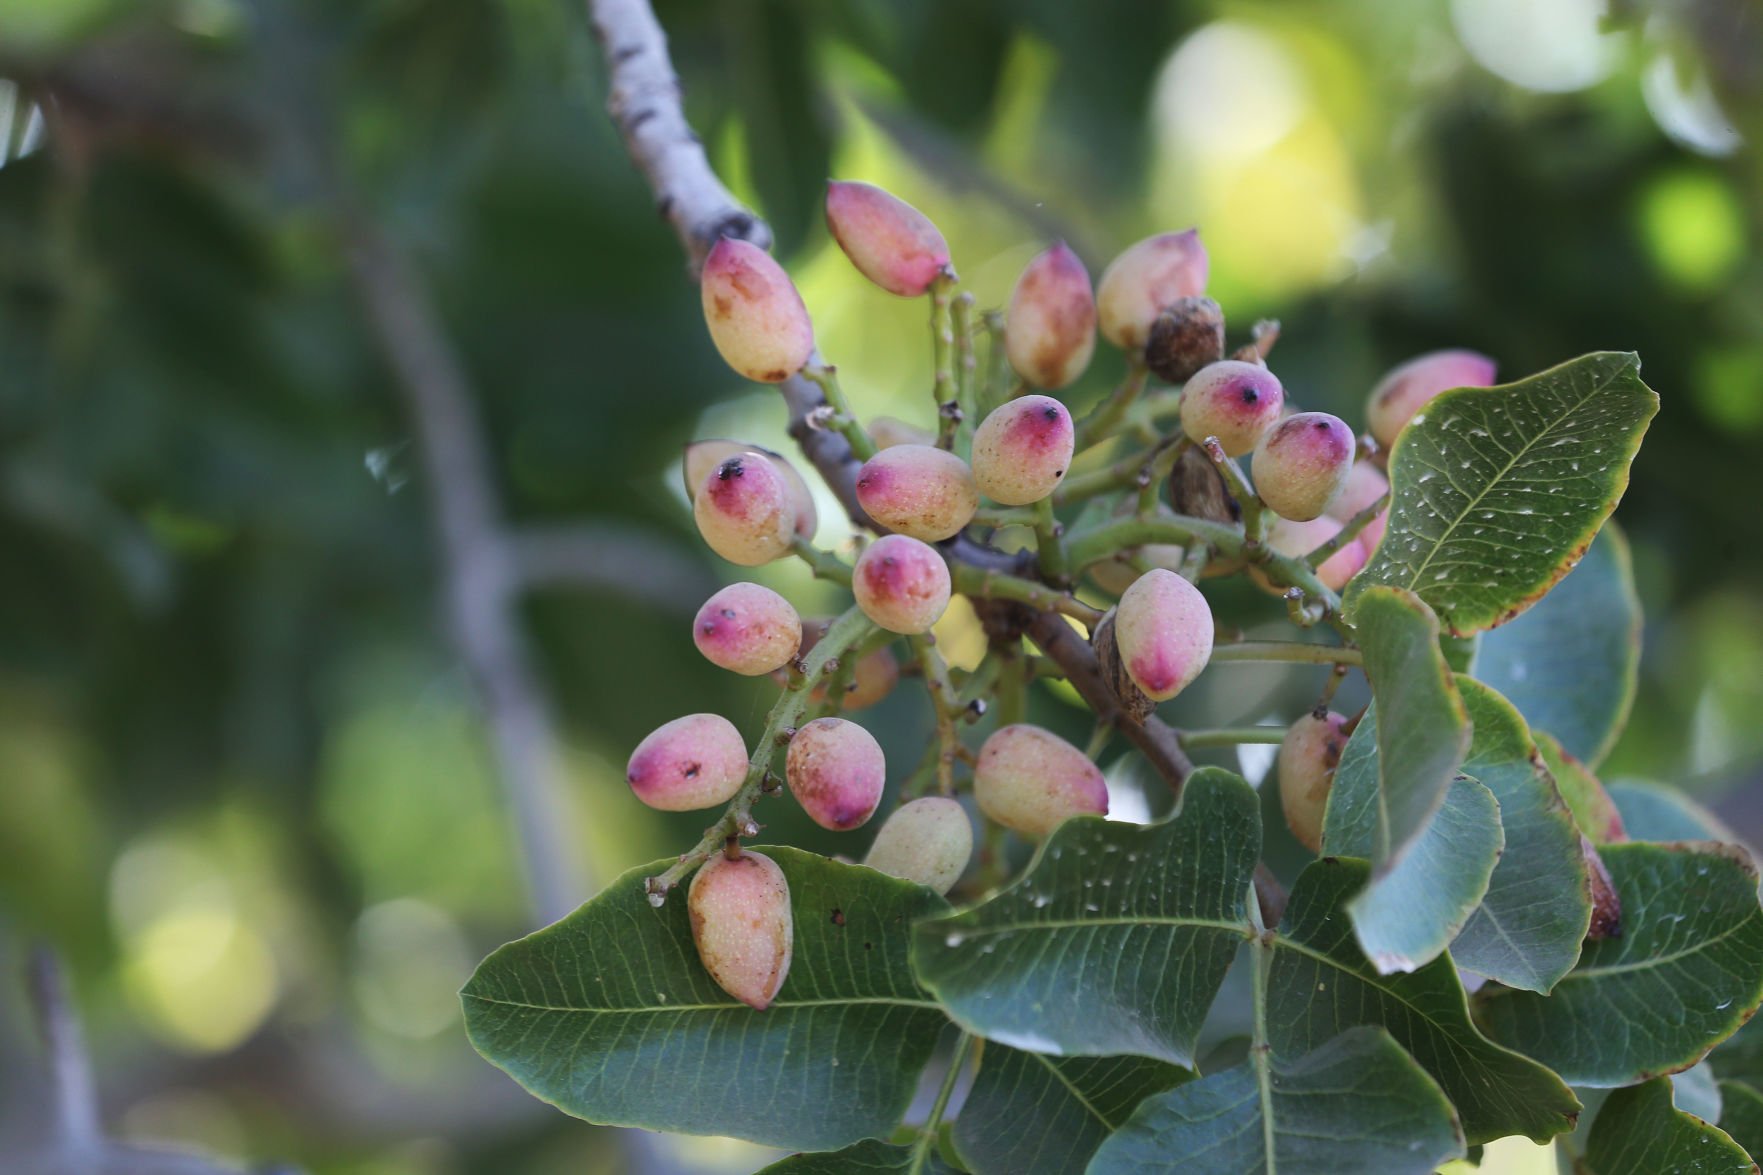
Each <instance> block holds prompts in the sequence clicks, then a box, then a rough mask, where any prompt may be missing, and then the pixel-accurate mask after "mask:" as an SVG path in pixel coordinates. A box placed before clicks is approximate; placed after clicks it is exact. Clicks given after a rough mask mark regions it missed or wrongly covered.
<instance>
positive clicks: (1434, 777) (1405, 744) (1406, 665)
mask: <svg viewBox="0 0 1763 1175" xmlns="http://www.w3.org/2000/svg"><path fill="white" fill-rule="evenodd" d="M1354 627H1355V629H1356V630H1357V636H1358V640H1359V647H1360V648H1361V649H1362V650H1363V652H1364V655H1365V676H1366V678H1367V679H1368V680H1369V681H1370V682H1371V696H1372V698H1373V699H1374V700H1375V701H1376V703H1377V708H1378V712H1379V713H1380V714H1381V715H1383V721H1381V722H1380V723H1378V727H1377V752H1378V753H1377V763H1378V787H1377V802H1376V806H1375V808H1374V813H1375V823H1374V825H1373V830H1374V831H1373V834H1372V839H1371V844H1370V848H1369V851H1367V852H1366V853H1364V854H1361V855H1363V856H1365V857H1367V858H1368V859H1369V860H1370V861H1371V863H1372V864H1373V865H1375V866H1376V867H1377V868H1378V869H1379V870H1380V871H1383V870H1387V869H1389V868H1390V866H1391V865H1393V864H1394V863H1395V861H1396V860H1397V859H1398V858H1399V857H1400V856H1401V854H1402V853H1403V852H1404V851H1406V850H1407V848H1408V846H1409V845H1411V844H1413V843H1414V841H1415V839H1416V838H1417V837H1419V836H1420V834H1421V832H1422V831H1423V830H1424V829H1425V828H1426V825H1427V822H1428V821H1429V820H1431V819H1432V816H1433V813H1434V812H1437V811H1438V808H1439V805H1440V804H1442V803H1443V802H1444V799H1445V790H1446V788H1448V787H1449V786H1450V784H1451V779H1452V777H1453V776H1455V775H1456V774H1457V768H1458V767H1459V766H1460V765H1461V764H1462V762H1463V754H1464V751H1465V749H1466V748H1467V747H1468V746H1469V725H1468V720H1467V718H1466V716H1465V713H1464V709H1463V699H1462V698H1460V697H1458V694H1457V687H1456V684H1455V680H1454V678H1453V676H1452V673H1451V669H1450V666H1448V665H1446V664H1445V658H1444V654H1443V653H1442V652H1441V651H1440V650H1439V640H1438V637H1439V628H1438V620H1437V618H1435V617H1434V616H1433V614H1432V612H1431V610H1430V609H1428V608H1427V607H1426V605H1425V604H1423V603H1422V602H1421V601H1420V600H1419V599H1418V598H1416V597H1415V596H1414V595H1413V593H1411V592H1405V591H1397V590H1394V589H1391V588H1376V589H1374V590H1372V591H1368V592H1366V593H1365V594H1364V595H1363V596H1362V597H1360V604H1359V611H1358V613H1357V614H1356V616H1355V617H1354Z"/></svg>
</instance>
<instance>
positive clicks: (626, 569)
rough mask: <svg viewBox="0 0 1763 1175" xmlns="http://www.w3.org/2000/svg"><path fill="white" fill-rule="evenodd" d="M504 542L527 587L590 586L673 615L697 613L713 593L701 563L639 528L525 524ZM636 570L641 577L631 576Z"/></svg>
mask: <svg viewBox="0 0 1763 1175" xmlns="http://www.w3.org/2000/svg"><path fill="white" fill-rule="evenodd" d="M508 541H509V543H510V546H511V554H512V556H513V558H514V562H515V566H516V568H517V570H518V572H519V576H520V582H521V584H522V586H524V587H526V588H529V589H531V588H541V587H582V588H593V589H595V590H598V591H606V592H614V593H617V594H619V595H621V596H625V597H627V598H630V599H632V600H638V601H641V602H642V603H643V604H645V605H648V606H652V607H662V608H668V609H671V610H673V611H676V612H691V611H694V610H696V609H697V607H698V605H699V604H701V603H703V602H704V597H706V596H708V595H709V594H710V593H711V592H713V591H715V590H716V583H715V580H714V579H713V578H712V577H711V575H710V574H709V573H708V572H707V571H705V569H704V567H703V565H702V564H700V563H698V562H697V561H696V560H694V559H692V558H691V557H690V556H688V555H687V554H685V553H684V552H683V551H681V550H680V549H679V548H678V547H676V546H675V545H674V544H672V543H670V542H667V541H666V540H664V539H660V538H657V537H656V536H655V535H653V534H650V533H648V532H646V531H644V530H641V529H639V528H637V527H632V526H620V525H617V524H612V523H599V522H583V523H575V524H562V525H553V526H523V527H521V528H519V529H518V530H516V531H514V532H513V533H512V534H511V535H509V536H508ZM634 568H640V569H641V574H640V575H636V576H633V575H632V569H634Z"/></svg>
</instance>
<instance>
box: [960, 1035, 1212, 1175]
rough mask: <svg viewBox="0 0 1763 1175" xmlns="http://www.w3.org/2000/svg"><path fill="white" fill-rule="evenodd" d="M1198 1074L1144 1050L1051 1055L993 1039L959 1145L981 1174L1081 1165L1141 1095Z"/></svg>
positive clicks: (1050, 1173)
mask: <svg viewBox="0 0 1763 1175" xmlns="http://www.w3.org/2000/svg"><path fill="white" fill-rule="evenodd" d="M1193 1076H1194V1074H1193V1072H1192V1071H1191V1070H1188V1069H1181V1068H1177V1067H1176V1066H1174V1065H1170V1064H1166V1063H1165V1062H1163V1061H1153V1060H1150V1059H1148V1058H1145V1057H1044V1056H1041V1055H1040V1054H1039V1053H1025V1052H1023V1051H1022V1050H1021V1049H1013V1048H1007V1047H1005V1046H1004V1045H1001V1044H996V1043H987V1044H986V1045H985V1046H984V1052H983V1053H982V1054H981V1057H980V1069H979V1076H978V1077H976V1078H975V1079H974V1083H973V1089H972V1090H971V1091H970V1092H969V1093H968V1095H967V1101H966V1102H964V1103H963V1104H962V1106H961V1116H960V1117H959V1118H957V1119H956V1120H955V1147H956V1150H957V1151H958V1152H959V1153H960V1155H961V1158H962V1159H963V1161H965V1162H966V1163H967V1165H968V1167H969V1168H970V1169H972V1170H973V1171H974V1172H975V1175H994V1173H996V1175H1016V1173H1017V1172H1021V1171H1035V1172H1044V1173H1045V1175H1059V1173H1060V1172H1065V1171H1082V1170H1083V1169H1084V1166H1085V1165H1086V1164H1087V1163H1088V1162H1089V1161H1090V1156H1091V1155H1094V1154H1095V1153H1096V1148H1097V1147H1099V1146H1101V1145H1102V1142H1103V1140H1104V1139H1106V1138H1107V1137H1108V1136H1109V1135H1110V1134H1112V1133H1114V1131H1116V1130H1118V1129H1119V1128H1120V1126H1121V1125H1122V1124H1123V1123H1124V1122H1125V1121H1126V1120H1127V1118H1128V1117H1130V1116H1131V1115H1132V1112H1133V1109H1134V1108H1135V1107H1136V1106H1137V1105H1138V1104H1139V1103H1140V1102H1142V1101H1144V1100H1145V1099H1146V1098H1147V1097H1150V1096H1151V1095H1152V1094H1155V1093H1161V1092H1163V1091H1164V1090H1166V1089H1172V1088H1174V1087H1175V1086H1177V1085H1180V1084H1181V1083H1182V1082H1184V1081H1191V1080H1193Z"/></svg>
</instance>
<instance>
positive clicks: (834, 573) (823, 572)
mask: <svg viewBox="0 0 1763 1175" xmlns="http://www.w3.org/2000/svg"><path fill="white" fill-rule="evenodd" d="M790 553H791V554H793V555H795V556H796V558H798V559H800V560H802V562H804V563H806V564H808V569H809V570H810V571H812V572H814V578H815V579H830V580H832V581H833V582H834V583H840V584H844V585H845V586H846V587H850V586H851V566H850V564H848V563H846V562H845V561H844V560H842V559H840V558H839V557H838V556H837V555H834V554H833V553H832V552H831V551H823V550H821V549H820V548H819V547H817V546H815V545H814V544H813V543H811V542H809V541H808V540H807V539H805V538H803V537H802V536H801V535H797V536H796V537H795V538H793V539H791V540H790Z"/></svg>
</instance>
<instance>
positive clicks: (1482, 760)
mask: <svg viewBox="0 0 1763 1175" xmlns="http://www.w3.org/2000/svg"><path fill="white" fill-rule="evenodd" d="M1457 686H1458V691H1459V694H1460V696H1461V698H1462V701H1463V703H1464V705H1465V708H1466V713H1467V714H1468V715H1469V717H1470V719H1471V728H1472V737H1471V739H1470V744H1469V754H1468V756H1467V757H1466V758H1465V760H1464V762H1463V771H1464V772H1465V773H1466V774H1467V775H1469V776H1472V777H1473V778H1475V779H1476V780H1478V781H1479V782H1480V783H1481V784H1482V785H1483V786H1484V787H1486V788H1487V790H1488V791H1489V792H1491V793H1492V795H1493V798H1494V800H1495V801H1496V802H1497V805H1498V809H1499V820H1500V827H1501V830H1502V837H1503V840H1504V850H1503V852H1502V853H1501V855H1500V856H1499V859H1498V861H1497V863H1495V864H1494V865H1493V871H1492V874H1491V875H1490V876H1489V877H1488V878H1487V882H1486V885H1485V886H1483V887H1482V892H1481V893H1476V891H1475V887H1474V884H1472V883H1475V882H1476V878H1477V862H1479V861H1481V860H1483V859H1484V858H1483V857H1480V856H1478V855H1477V854H1478V853H1485V852H1486V848H1485V839H1484V841H1483V842H1477V841H1476V840H1475V839H1474V828H1473V826H1468V827H1465V826H1463V822H1462V821H1455V822H1453V824H1452V826H1451V827H1450V829H1449V830H1448V840H1447V830H1443V829H1441V830H1440V831H1438V832H1437V833H1434V832H1432V831H1431V830H1429V831H1428V833H1427V834H1426V836H1425V837H1423V838H1422V840H1423V842H1425V841H1427V840H1428V839H1430V840H1431V842H1432V843H1433V844H1434V845H1436V846H1438V850H1437V851H1439V852H1441V853H1443V852H1445V851H1446V850H1454V851H1453V852H1451V854H1450V855H1449V856H1446V857H1443V858H1442V859H1441V862H1440V868H1439V869H1438V870H1437V871H1436V872H1435V873H1434V881H1433V883H1432V884H1433V885H1434V886H1436V887H1438V888H1436V889H1434V890H1425V891H1420V890H1416V891H1413V892H1412V894H1411V899H1412V901H1413V903H1414V906H1413V909H1412V910H1410V911H1409V915H1410V920H1411V922H1412V924H1411V925H1408V924H1401V923H1390V922H1388V921H1387V919H1386V918H1385V917H1384V916H1383V915H1382V914H1380V913H1377V912H1368V913H1367V914H1365V915H1357V914H1356V915H1355V916H1354V925H1355V929H1356V930H1358V932H1359V934H1360V936H1361V942H1362V943H1364V944H1366V945H1367V949H1371V950H1376V951H1378V952H1379V953H1380V954H1382V953H1386V952H1387V953H1388V954H1390V956H1391V958H1390V959H1389V960H1388V961H1387V962H1388V963H1393V962H1394V961H1395V959H1396V958H1397V957H1399V956H1402V955H1403V954H1404V953H1405V951H1404V950H1403V949H1397V948H1398V946H1399V943H1398V941H1397V939H1398V936H1399V937H1400V940H1401V941H1402V942H1405V943H1408V944H1413V945H1414V947H1415V949H1414V950H1413V951H1412V952H1411V953H1408V957H1410V958H1414V959H1419V958H1420V957H1421V956H1424V955H1425V954H1426V952H1425V951H1424V950H1420V949H1418V947H1420V946H1429V945H1430V943H1431V942H1432V941H1434V940H1436V938H1437V936H1438V935H1439V934H1440V933H1442V931H1443V929H1444V928H1445V927H1446V926H1447V925H1449V924H1450V922H1451V921H1452V919H1451V918H1449V917H1448V915H1450V914H1452V912H1453V911H1455V910H1458V909H1461V908H1462V904H1463V903H1464V902H1465V901H1467V900H1468V899H1469V898H1470V897H1471V896H1474V897H1477V898H1479V900H1480V903H1481V904H1480V905H1479V906H1476V907H1474V910H1473V913H1471V914H1469V918H1468V921H1467V922H1466V923H1462V924H1461V927H1462V928H1461V931H1460V932H1459V933H1458V934H1457V937H1456V939H1455V941H1454V942H1453V943H1452V946H1451V954H1452V957H1453V958H1454V959H1455V960H1456V961H1457V962H1458V963H1460V964H1462V965H1463V966H1465V967H1468V968H1469V969H1470V970H1472V971H1477V972H1480V973H1481V974H1483V975H1487V976H1490V977H1493V978H1496V979H1499V980H1500V981H1501V982H1503V983H1506V984H1509V985H1511V986H1514V987H1526V988H1530V989H1532V990H1539V991H1546V990H1548V988H1549V987H1550V986H1551V985H1552V984H1553V983H1554V982H1555V981H1556V980H1557V979H1559V978H1560V977H1561V976H1562V975H1564V974H1565V973H1566V972H1567V970H1568V968H1570V967H1571V966H1573V961H1574V959H1575V958H1577V957H1578V955H1579V943H1580V940H1581V939H1583V938H1584V937H1585V932H1586V927H1587V926H1588V925H1589V924H1590V922H1591V899H1590V896H1589V891H1588V889H1587V881H1586V872H1585V859H1584V857H1583V855H1582V853H1581V850H1580V844H1579V834H1578V832H1577V831H1576V830H1575V828H1574V824H1573V817H1572V814H1571V813H1570V812H1569V811H1568V810H1567V806H1566V804H1565V803H1564V802H1563V801H1562V799H1561V796H1560V794H1559V793H1558V792H1557V791H1556V789H1555V787H1554V784H1553V783H1552V782H1551V781H1550V779H1549V776H1548V773H1547V772H1546V771H1545V770H1543V769H1542V767H1541V766H1540V759H1539V757H1538V752H1537V749H1536V744H1535V743H1534V742H1532V741H1531V738H1530V732H1529V731H1527V730H1526V729H1525V726H1524V720H1523V719H1522V718H1520V717H1519V715H1518V712H1517V711H1516V710H1514V709H1513V708H1512V707H1511V705H1510V704H1508V703H1507V702H1506V700H1505V699H1504V698H1501V697H1500V696H1499V695H1498V694H1496V693H1494V692H1493V691H1492V690H1490V689H1488V688H1487V687H1486V686H1484V685H1482V684H1481V683H1480V682H1478V681H1475V680H1474V679H1472V678H1468V677H1458V678H1457ZM1379 709H1380V708H1379V707H1378V706H1373V707H1372V708H1371V709H1370V710H1367V711H1366V713H1365V717H1364V718H1362V719H1360V722H1359V727H1358V729H1357V730H1355V731H1354V732H1353V737H1352V738H1351V739H1350V740H1348V742H1347V746H1346V748H1345V749H1344V750H1343V751H1342V752H1341V762H1340V765H1339V766H1338V767H1336V768H1335V777H1334V785H1333V787H1332V788H1331V790H1330V792H1329V797H1328V811H1327V815H1326V820H1325V823H1324V826H1323V838H1322V848H1323V851H1324V852H1325V853H1328V854H1331V855H1335V856H1347V857H1366V856H1369V855H1370V852H1371V849H1372V847H1373V839H1372V838H1373V835H1374V834H1373V829H1374V827H1375V822H1376V810H1375V806H1376V804H1375V797H1376V795H1377V791H1378V783H1377V776H1378V774H1379V771H1378V764H1379V762H1380V760H1381V758H1382V756H1381V754H1380V752H1379V751H1378V744H1379V743H1380V742H1381V741H1382V736H1381V734H1380V733H1378V728H1380V727H1381V726H1382V725H1383V718H1382V716H1381V714H1380V713H1379ZM1368 727H1369V729H1368ZM1401 869H1402V866H1398V867H1397V871H1398V872H1400V871H1401ZM1395 876H1396V874H1395V873H1391V874H1390V875H1389V877H1388V878H1381V879H1378V880H1377V881H1376V882H1375V883H1374V888H1376V887H1379V886H1383V885H1384V884H1385V883H1386V881H1389V880H1393V879H1394V878H1395ZM1409 876H1417V875H1416V874H1413V873H1410V874H1409ZM1389 894H1390V898H1389V901H1392V902H1398V903H1399V900H1400V898H1401V890H1400V889H1399V888H1397V889H1391V890H1389ZM1422 894H1424V896H1422ZM1367 935H1371V936H1372V937H1369V938H1367V937H1366V936H1367ZM1386 965H1387V964H1386Z"/></svg>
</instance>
